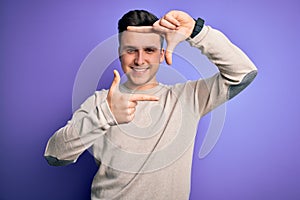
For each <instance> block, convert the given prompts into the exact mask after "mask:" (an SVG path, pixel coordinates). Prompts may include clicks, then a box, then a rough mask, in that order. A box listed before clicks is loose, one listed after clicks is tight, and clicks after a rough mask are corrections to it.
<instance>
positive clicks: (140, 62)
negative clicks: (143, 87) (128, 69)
mask: <svg viewBox="0 0 300 200" xmlns="http://www.w3.org/2000/svg"><path fill="white" fill-rule="evenodd" d="M134 62H135V63H134V64H135V65H138V66H140V65H143V64H144V63H145V60H144V55H143V51H142V50H138V51H137V52H136V54H135V60H134Z"/></svg>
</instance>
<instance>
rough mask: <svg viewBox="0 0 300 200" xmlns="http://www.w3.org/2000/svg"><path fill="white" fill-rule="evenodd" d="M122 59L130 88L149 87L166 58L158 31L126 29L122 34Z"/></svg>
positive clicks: (153, 82) (120, 48)
mask: <svg viewBox="0 0 300 200" xmlns="http://www.w3.org/2000/svg"><path fill="white" fill-rule="evenodd" d="M119 55H120V61H121V65H122V69H123V71H124V73H126V75H127V78H128V81H127V82H126V83H125V85H126V86H127V87H129V88H130V89H137V90H143V89H149V88H151V87H153V86H154V85H155V84H156V83H157V81H156V73H157V70H158V68H159V64H160V63H161V62H162V61H163V60H164V50H163V49H162V47H161V40H160V36H159V35H158V34H156V33H137V32H129V31H124V32H122V33H121V36H120V47H119Z"/></svg>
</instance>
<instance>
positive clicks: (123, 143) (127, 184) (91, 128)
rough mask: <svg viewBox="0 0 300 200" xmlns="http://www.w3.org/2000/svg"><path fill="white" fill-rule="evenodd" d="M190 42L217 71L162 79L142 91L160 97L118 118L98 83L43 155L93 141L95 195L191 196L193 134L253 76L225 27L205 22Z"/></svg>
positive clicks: (61, 156) (68, 153)
mask: <svg viewBox="0 0 300 200" xmlns="http://www.w3.org/2000/svg"><path fill="white" fill-rule="evenodd" d="M187 41H188V42H189V43H190V45H191V46H193V47H196V48H198V49H200V50H201V52H202V53H203V54H204V55H206V56H207V57H208V58H209V60H210V61H211V62H213V63H214V64H215V65H216V66H217V67H218V69H219V72H218V73H216V74H215V75H214V76H212V77H210V78H207V79H200V80H197V81H188V82H186V83H180V84H175V85H163V84H159V85H158V86H156V87H154V88H151V89H149V90H141V91H132V90H130V89H128V88H126V87H125V86H124V85H121V86H120V91H121V92H123V93H128V94H133V93H143V94H151V95H154V96H157V97H159V101H157V102H152V101H145V102H144V101H141V102H138V104H137V107H136V112H135V118H134V119H133V121H131V122H129V123H126V124H117V122H116V120H115V118H114V116H113V114H112V112H111V111H110V108H109V106H108V103H107V101H106V97H107V93H108V91H107V90H101V91H96V92H95V93H94V95H92V96H91V97H89V98H88V99H87V100H86V101H85V102H84V103H83V104H82V105H81V107H80V108H79V109H78V110H77V111H76V112H75V113H74V114H73V117H72V119H71V120H70V121H68V123H67V124H66V125H65V126H64V127H62V128H61V129H59V130H58V131H57V132H56V133H55V134H54V135H53V136H52V137H51V138H50V139H49V141H48V144H47V147H46V150H45V157H46V159H47V160H48V162H49V164H51V165H56V166H59V165H66V164H69V163H74V162H76V160H77V158H78V157H79V156H80V155H81V153H82V152H83V151H85V150H87V149H89V150H90V152H91V153H92V154H93V156H94V157H95V160H96V161H97V163H98V164H99V170H98V171H97V173H96V174H95V177H94V180H93V183H92V189H91V191H92V192H91V193H92V194H91V199H92V200H100V199H101V200H104V199H105V200H111V199H122V200H136V199H139V200H146V199H147V200H148V199H155V200H174V199H176V200H187V199H188V198H189V193H190V179H191V166H192V156H193V147H194V138H195V135H196V133H197V125H198V122H199V120H200V118H201V117H202V116H203V115H205V114H206V113H208V112H210V111H211V110H212V109H214V108H216V107H217V106H219V105H221V104H222V103H224V102H226V101H227V100H229V99H231V98H233V97H234V96H236V95H237V94H238V93H239V92H240V91H242V90H243V89H244V88H245V87H246V86H248V85H249V84H250V82H251V81H252V80H253V79H254V78H255V76H256V74H257V69H256V67H255V66H254V64H253V63H252V62H251V61H250V59H249V58H248V57H247V56H246V55H245V54H244V53H243V52H242V51H241V50H240V49H239V48H238V47H236V46H235V45H233V44H232V43H231V42H230V41H229V40H228V39H227V38H226V36H224V34H222V33H221V32H220V31H218V30H216V29H213V28H211V27H210V26H204V27H203V29H202V30H201V32H200V33H199V34H198V35H196V36H195V37H194V38H188V39H187Z"/></svg>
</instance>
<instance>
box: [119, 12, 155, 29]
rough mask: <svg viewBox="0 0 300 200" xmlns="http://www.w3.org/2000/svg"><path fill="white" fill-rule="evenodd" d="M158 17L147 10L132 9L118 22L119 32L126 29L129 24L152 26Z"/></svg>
mask: <svg viewBox="0 0 300 200" xmlns="http://www.w3.org/2000/svg"><path fill="white" fill-rule="evenodd" d="M157 20H158V18H157V17H156V16H155V15H154V14H152V13H150V12H148V11H146V10H132V11H129V12H128V13H126V14H124V15H123V17H122V18H121V19H120V20H119V22H118V30H119V33H121V32H123V31H126V29H127V26H152V25H153V24H154V22H156V21H157Z"/></svg>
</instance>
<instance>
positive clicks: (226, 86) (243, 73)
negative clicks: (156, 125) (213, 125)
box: [187, 26, 257, 115]
mask: <svg viewBox="0 0 300 200" xmlns="http://www.w3.org/2000/svg"><path fill="white" fill-rule="evenodd" d="M187 41H188V42H189V43H190V45H191V46H193V47H196V48H198V49H200V50H201V52H202V54H204V55H206V56H207V57H208V59H209V60H210V61H211V62H212V63H214V64H215V65H216V66H217V68H218V69H219V73H217V74H215V75H214V76H213V77H210V78H207V79H204V80H198V81H191V82H188V83H187V85H188V86H189V88H192V91H193V93H194V98H193V100H194V101H193V102H192V103H193V105H194V108H193V110H195V111H196V112H200V114H201V115H204V114H206V113H208V112H209V111H211V110H212V109H214V108H216V107H217V106H219V105H220V104H222V103H224V102H225V101H227V100H229V99H232V98H233V97H234V96H236V95H237V94H238V93H240V92H241V91H242V90H243V89H244V88H246V87H247V86H248V85H249V84H250V83H251V82H252V81H253V79H254V78H255V77H256V75H257V68H256V67H255V65H254V64H253V63H252V61H251V60H250V59H249V58H248V57H247V55H246V54H245V53H244V52H243V51H242V50H241V49H239V48H238V47H237V46H235V45H234V44H232V43H231V42H230V40H229V39H228V38H227V37H226V36H225V35H224V34H223V33H221V32H220V31H218V30H216V29H213V28H211V27H210V26H204V27H203V29H202V30H201V32H200V33H199V34H198V35H196V36H195V37H194V38H188V39H187Z"/></svg>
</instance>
